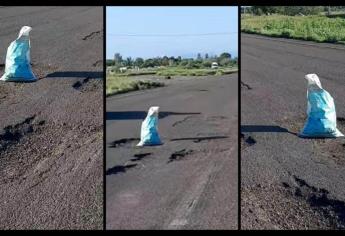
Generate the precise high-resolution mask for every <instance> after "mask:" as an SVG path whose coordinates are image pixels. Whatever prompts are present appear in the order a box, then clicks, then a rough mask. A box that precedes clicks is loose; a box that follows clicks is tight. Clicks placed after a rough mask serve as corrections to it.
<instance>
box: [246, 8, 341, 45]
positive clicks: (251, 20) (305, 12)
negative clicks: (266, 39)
mask: <svg viewBox="0 0 345 236" xmlns="http://www.w3.org/2000/svg"><path fill="white" fill-rule="evenodd" d="M336 10H337V11H335V12H333V13H332V11H331V9H328V8H324V7H252V8H251V9H246V10H244V9H242V13H243V14H242V16H241V31H242V32H246V33H254V34H261V35H266V36H271V37H284V38H292V39H301V40H309V41H316V42H328V43H345V17H344V16H345V14H344V13H345V11H341V10H339V9H336Z"/></svg>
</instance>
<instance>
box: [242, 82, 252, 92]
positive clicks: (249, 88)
mask: <svg viewBox="0 0 345 236" xmlns="http://www.w3.org/2000/svg"><path fill="white" fill-rule="evenodd" d="M241 89H247V90H251V89H253V88H252V87H250V85H249V84H246V83H245V82H243V81H241Z"/></svg>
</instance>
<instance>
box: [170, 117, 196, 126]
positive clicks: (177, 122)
mask: <svg viewBox="0 0 345 236" xmlns="http://www.w3.org/2000/svg"><path fill="white" fill-rule="evenodd" d="M192 118H193V116H186V117H185V118H183V119H182V120H179V121H176V122H174V123H173V124H172V127H175V126H177V125H180V124H182V123H184V122H186V121H187V120H189V119H192Z"/></svg>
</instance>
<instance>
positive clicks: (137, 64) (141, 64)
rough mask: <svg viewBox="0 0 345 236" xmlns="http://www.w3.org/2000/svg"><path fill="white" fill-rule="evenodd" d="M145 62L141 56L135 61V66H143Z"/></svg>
mask: <svg viewBox="0 0 345 236" xmlns="http://www.w3.org/2000/svg"><path fill="white" fill-rule="evenodd" d="M143 64H144V59H142V58H141V57H138V58H136V59H135V61H134V65H135V66H138V67H142V66H143Z"/></svg>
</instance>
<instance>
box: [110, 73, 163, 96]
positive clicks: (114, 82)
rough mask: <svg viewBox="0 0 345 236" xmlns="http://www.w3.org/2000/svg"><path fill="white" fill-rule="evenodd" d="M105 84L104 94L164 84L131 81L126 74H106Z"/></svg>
mask: <svg viewBox="0 0 345 236" xmlns="http://www.w3.org/2000/svg"><path fill="white" fill-rule="evenodd" d="M106 86H107V88H106V95H107V96H110V95H115V94H120V93H127V92H130V91H136V90H143V89H150V88H156V87H162V86H164V84H163V83H159V82H152V81H140V80H135V81H133V80H131V79H130V78H128V77H127V76H116V75H107V79H106Z"/></svg>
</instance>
